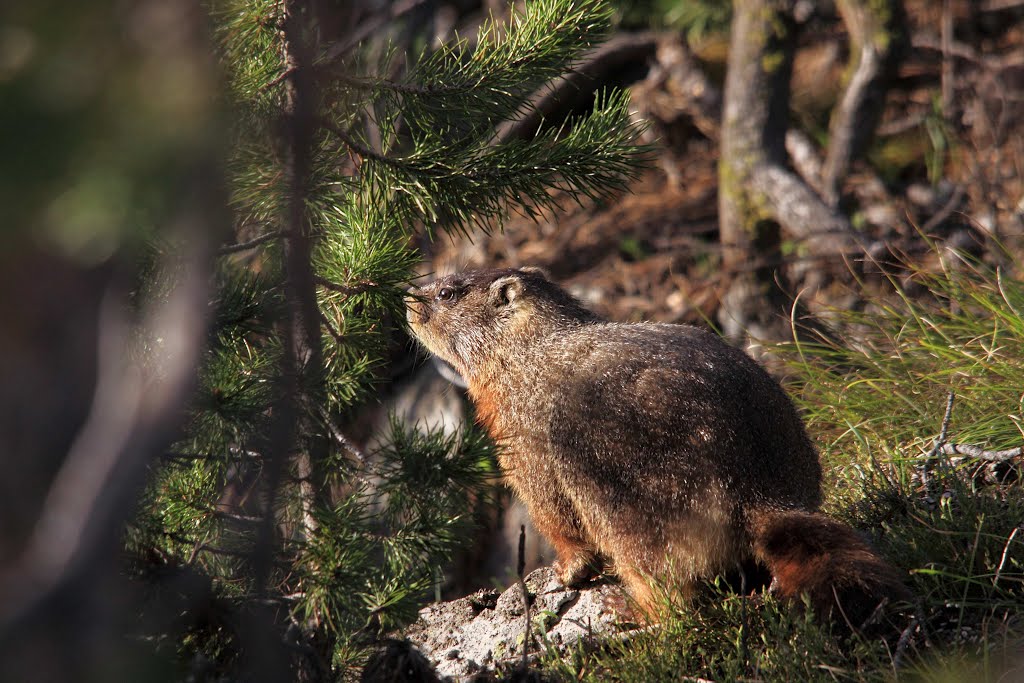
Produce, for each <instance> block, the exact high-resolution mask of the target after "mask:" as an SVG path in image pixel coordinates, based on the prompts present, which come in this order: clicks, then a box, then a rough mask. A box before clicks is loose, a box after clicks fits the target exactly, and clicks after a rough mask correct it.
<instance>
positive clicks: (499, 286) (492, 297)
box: [487, 275, 523, 308]
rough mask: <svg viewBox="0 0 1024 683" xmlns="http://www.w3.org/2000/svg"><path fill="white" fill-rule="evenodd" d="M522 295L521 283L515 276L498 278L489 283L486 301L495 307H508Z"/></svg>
mask: <svg viewBox="0 0 1024 683" xmlns="http://www.w3.org/2000/svg"><path fill="white" fill-rule="evenodd" d="M522 293H523V281H522V280H520V279H519V278H518V277H517V276H515V275H507V276H505V277H499V278H498V279H497V280H495V281H494V282H492V283H491V288H490V290H489V291H488V294H487V299H488V301H490V302H491V304H492V305H493V306H494V307H495V308H498V307H501V306H508V305H509V304H510V303H512V302H513V301H515V300H516V299H517V298H518V297H519V295H520V294H522Z"/></svg>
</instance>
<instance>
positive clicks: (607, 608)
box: [404, 567, 632, 680]
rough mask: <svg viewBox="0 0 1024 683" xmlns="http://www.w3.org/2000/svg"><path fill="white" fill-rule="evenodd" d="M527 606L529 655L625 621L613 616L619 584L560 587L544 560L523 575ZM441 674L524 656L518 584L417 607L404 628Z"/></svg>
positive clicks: (456, 676) (453, 676)
mask: <svg viewBox="0 0 1024 683" xmlns="http://www.w3.org/2000/svg"><path fill="white" fill-rule="evenodd" d="M525 583H526V587H527V591H528V592H529V593H530V596H531V603H532V604H531V606H530V640H531V642H530V654H531V656H536V654H538V653H539V652H542V651H544V650H545V648H546V647H555V648H557V649H559V650H565V649H567V648H569V647H570V646H572V645H574V644H576V643H578V642H579V641H580V640H583V639H586V638H590V637H592V636H600V635H609V634H613V633H618V632H620V631H621V630H622V629H623V628H624V627H629V626H632V624H628V623H627V622H623V623H622V625H620V623H619V617H618V612H617V611H616V610H618V611H619V612H621V611H622V610H623V609H624V607H625V604H626V603H625V601H624V598H623V594H622V591H621V589H620V588H619V587H618V586H615V585H612V584H609V583H606V582H595V583H593V584H591V585H588V586H586V587H584V588H580V589H570V588H566V587H565V586H563V585H562V584H561V583H560V582H559V581H558V579H557V578H556V577H555V573H554V571H553V570H552V569H551V568H549V567H545V568H542V569H538V570H536V571H534V572H532V573H531V574H529V575H528V576H527V577H526V580H525ZM404 635H405V637H406V639H407V640H408V641H409V642H410V643H411V644H412V645H413V646H415V647H416V648H417V649H418V650H419V652H420V653H422V654H423V656H425V657H426V659H427V660H428V661H430V663H431V664H432V665H433V666H434V668H435V669H436V671H437V674H438V676H439V677H441V678H442V679H443V680H444V679H447V680H466V679H470V678H473V677H475V676H478V675H481V674H487V673H491V672H493V671H495V669H496V668H498V667H499V666H506V667H512V666H515V664H516V663H517V662H519V661H522V657H523V643H524V642H525V621H524V614H523V594H522V589H521V588H520V586H519V585H518V584H513V585H512V586H511V587H510V588H508V589H506V590H505V591H504V592H503V593H500V594H499V593H498V591H496V590H481V591H477V592H476V593H474V594H472V595H469V596H467V597H464V598H459V599H458V600H452V601H451V602H443V603H437V604H434V605H430V606H428V607H425V608H423V609H422V610H420V614H419V619H418V620H417V621H416V622H415V623H414V624H413V625H412V626H410V627H409V628H408V629H407V630H406V632H405V633H404Z"/></svg>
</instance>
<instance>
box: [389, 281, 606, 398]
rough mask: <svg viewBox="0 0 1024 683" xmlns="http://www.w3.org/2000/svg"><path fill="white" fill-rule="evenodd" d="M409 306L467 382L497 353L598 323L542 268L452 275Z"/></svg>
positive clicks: (417, 293) (420, 335) (423, 332)
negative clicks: (565, 329) (568, 328)
mask: <svg viewBox="0 0 1024 683" xmlns="http://www.w3.org/2000/svg"><path fill="white" fill-rule="evenodd" d="M406 307H407V309H408V314H407V317H408V320H409V326H410V327H411V328H412V332H413V334H414V335H415V336H416V338H417V339H418V340H419V341H420V342H421V343H422V344H423V345H424V346H425V347H427V350H429V351H430V352H431V353H433V354H435V355H437V356H439V357H440V358H441V359H442V360H445V361H447V362H448V363H450V364H451V365H452V366H454V367H455V369H456V370H458V372H459V373H460V374H461V375H462V376H463V377H465V378H467V379H470V378H471V377H472V376H473V375H474V369H475V368H476V367H477V366H478V365H479V364H480V363H482V362H486V361H487V359H488V358H491V357H493V356H494V355H495V354H502V353H504V354H512V353H515V352H516V350H517V349H520V348H522V347H523V346H524V345H526V344H529V343H530V342H531V341H533V340H534V339H537V338H539V337H541V336H544V335H545V334H548V333H550V332H553V331H555V330H557V329H558V328H559V327H560V326H564V325H578V324H580V323H582V322H586V321H589V320H594V319H596V318H595V316H594V314H592V313H591V312H589V311H588V310H587V309H585V308H584V307H583V306H582V304H580V302H578V301H577V300H576V299H574V298H573V297H572V296H570V295H569V294H568V293H567V292H566V291H565V290H563V289H562V288H561V287H559V286H558V285H556V284H554V283H552V282H550V281H549V280H548V279H547V277H545V275H544V272H543V271H541V270H540V269H539V268H507V269H503V270H474V271H466V272H463V273H455V274H453V275H448V276H446V277H442V278H439V279H437V280H435V281H434V282H431V283H430V284H427V285H424V286H423V287H415V288H413V289H411V290H410V291H409V295H408V296H407V297H406Z"/></svg>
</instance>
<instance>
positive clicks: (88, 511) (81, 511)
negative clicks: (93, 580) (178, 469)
mask: <svg viewBox="0 0 1024 683" xmlns="http://www.w3.org/2000/svg"><path fill="white" fill-rule="evenodd" d="M196 182H197V184H199V185H200V188H198V190H199V192H198V194H199V196H203V194H207V195H208V194H210V193H209V191H208V190H206V189H204V188H202V186H203V185H205V186H206V187H207V188H208V187H217V186H218V183H217V182H216V181H214V180H211V178H210V176H209V175H202V174H197V178H196ZM215 199H220V197H216V198H215ZM190 209H191V210H190V211H188V213H187V215H185V216H182V217H180V218H179V220H178V222H177V226H176V227H177V231H178V237H179V238H180V240H181V244H182V250H183V253H181V254H180V256H176V257H175V258H174V261H175V263H173V264H172V263H167V264H165V266H166V268H167V269H168V270H169V271H171V272H178V273H180V276H179V279H178V281H177V283H176V286H175V287H174V288H173V289H172V290H171V292H170V294H169V295H168V297H167V299H166V301H164V302H162V303H158V304H157V305H155V306H154V307H153V308H152V309H151V310H149V311H148V313H147V315H146V317H145V320H144V322H143V324H142V326H141V337H142V338H144V339H146V340H150V341H151V342H152V343H153V344H158V345H159V346H158V350H159V351H158V352H159V356H160V358H159V360H158V361H157V362H154V364H152V365H147V366H145V367H143V366H139V365H137V364H135V363H133V362H131V361H130V360H129V359H130V358H131V356H132V354H131V352H130V345H131V343H132V340H133V338H134V337H135V334H133V330H132V329H131V325H130V322H129V320H128V315H127V301H126V292H125V291H124V290H123V289H122V288H121V287H118V286H117V285H110V286H109V288H108V290H107V292H106V296H105V297H104V301H103V305H102V309H101V314H100V316H101V317H100V323H99V330H98V334H99V340H98V375H97V380H96V385H95V391H94V394H93V399H92V405H91V407H90V409H89V413H88V416H87V418H86V420H85V423H84V424H83V425H82V427H81V429H80V431H79V433H78V436H77V437H76V439H75V441H74V443H73V445H72V446H71V449H70V450H69V452H68V454H67V457H66V458H65V459H64V462H63V464H62V465H61V467H60V469H59V471H58V472H57V474H56V476H55V477H54V479H53V482H52V484H51V486H50V490H49V492H48V493H47V495H46V498H45V501H44V503H43V506H42V508H41V513H40V516H39V519H38V521H37V523H36V525H35V528H34V529H33V531H32V533H31V536H30V538H29V541H28V544H27V546H26V547H25V550H24V552H23V553H22V555H21V557H20V558H19V559H18V560H17V561H16V562H15V563H14V564H13V565H12V566H11V567H10V568H9V569H8V570H7V571H6V572H5V574H4V575H3V576H2V578H0V596H2V598H0V633H2V632H3V631H5V630H6V629H8V628H16V626H17V624H18V623H19V622H20V621H21V620H22V619H24V618H27V617H29V616H30V615H31V614H32V613H33V612H35V611H37V610H40V609H45V607H44V603H46V601H47V600H48V598H50V597H51V596H53V595H54V594H55V593H56V592H58V591H59V590H60V589H62V587H64V586H66V585H68V584H69V583H70V582H72V581H76V580H82V579H84V578H85V577H87V576H89V574H90V572H93V571H97V570H98V569H99V568H100V567H102V566H104V562H103V558H105V557H106V556H107V555H108V554H109V553H110V551H111V549H112V548H113V547H116V543H117V541H118V539H119V537H120V529H121V525H122V524H123V522H124V520H125V519H126V518H127V516H128V515H129V513H130V512H131V510H132V509H133V507H134V505H135V501H136V496H137V495H138V491H139V488H140V487H141V485H142V483H143V479H144V475H145V471H146V467H147V464H148V462H149V460H150V458H151V457H153V456H155V455H156V454H157V453H159V452H160V451H161V450H162V449H163V448H164V447H165V446H166V443H167V441H169V440H170V439H171V438H172V436H173V433H174V430H175V429H176V427H177V426H178V424H179V422H180V419H181V408H182V406H183V405H184V402H185V400H186V399H187V397H188V396H189V394H190V392H191V389H192V386H193V382H194V379H195V368H196V366H197V365H198V362H199V355H200V349H201V347H202V343H203V340H204V328H205V322H206V321H205V312H206V310H207V301H208V300H209V285H208V280H209V278H208V273H209V266H208V262H209V258H210V252H211V249H212V245H211V244H210V236H211V235H213V234H215V233H216V229H215V227H214V226H213V225H211V221H212V219H213V218H214V217H215V216H218V215H219V211H217V210H216V209H215V208H210V206H209V204H208V203H207V202H202V203H201V204H200V205H199V206H193V207H190Z"/></svg>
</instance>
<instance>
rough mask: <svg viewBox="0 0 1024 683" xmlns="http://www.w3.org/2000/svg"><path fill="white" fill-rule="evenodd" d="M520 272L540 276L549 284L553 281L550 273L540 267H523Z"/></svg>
mask: <svg viewBox="0 0 1024 683" xmlns="http://www.w3.org/2000/svg"><path fill="white" fill-rule="evenodd" d="M519 272H521V273H531V274H533V275H539V276H540V277H541V278H543V279H545V280H547V281H548V282H550V281H551V274H550V273H549V272H548V271H546V270H544V269H543V268H541V267H540V266H523V267H522V268H520V269H519Z"/></svg>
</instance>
